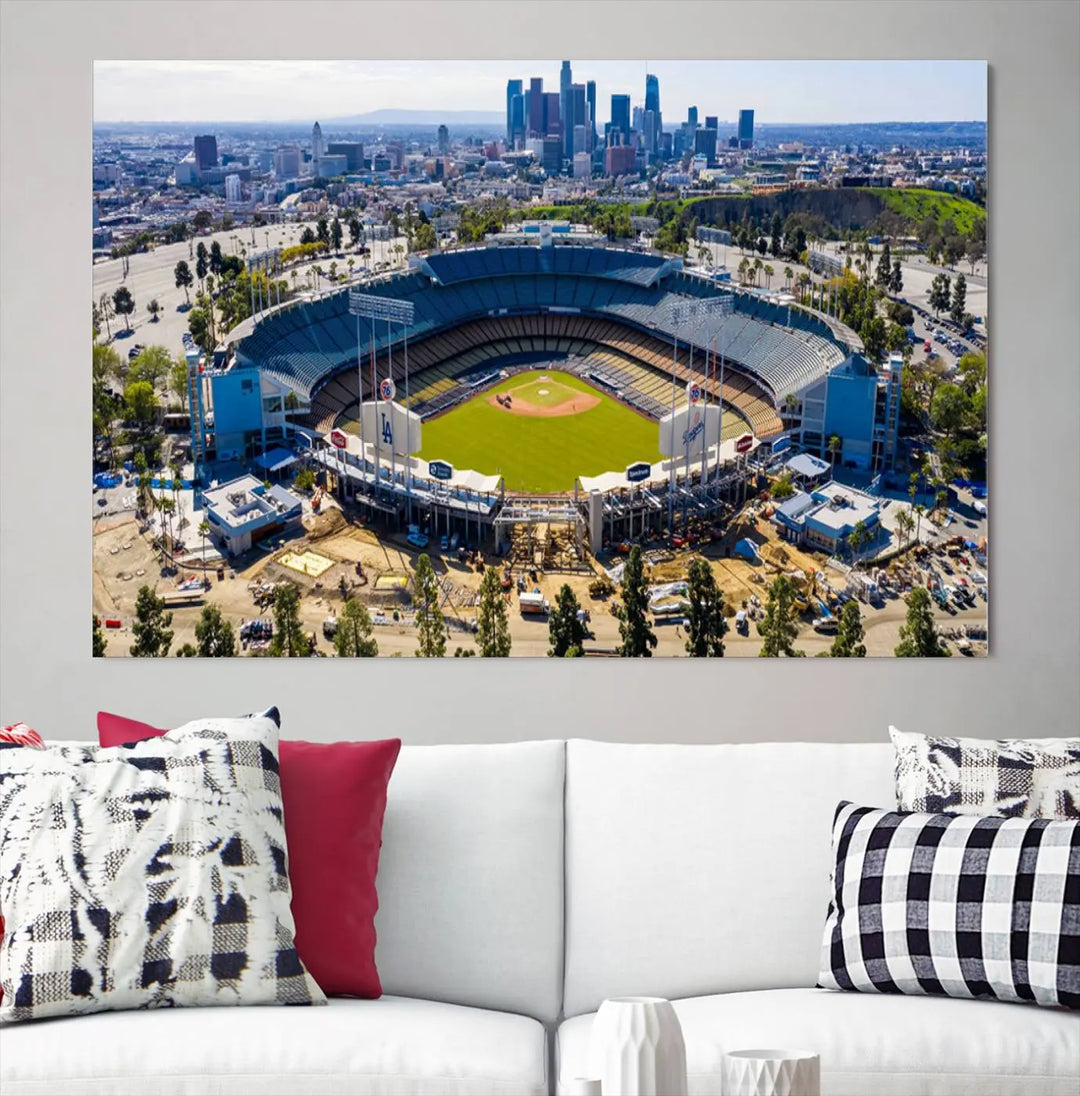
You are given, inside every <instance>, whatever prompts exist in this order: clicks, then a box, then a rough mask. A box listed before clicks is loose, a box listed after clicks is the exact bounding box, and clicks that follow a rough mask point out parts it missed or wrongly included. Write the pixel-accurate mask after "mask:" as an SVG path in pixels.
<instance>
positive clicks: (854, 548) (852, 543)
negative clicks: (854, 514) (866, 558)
mask: <svg viewBox="0 0 1080 1096" xmlns="http://www.w3.org/2000/svg"><path fill="white" fill-rule="evenodd" d="M871 539H872V538H871V536H870V530H869V529H867V528H866V522H865V521H857V522H856V523H855V527H854V528H853V529H852V530H851V532H850V533H848V535H847V543H848V548H850V549H851V554H852V557H853V560H852V563H853V566H854V567H855V569H856V570H858V569H859V552H861V551H862V550H863V548H865V547H866V545H868V544H869V543H870V541H871Z"/></svg>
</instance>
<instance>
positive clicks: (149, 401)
mask: <svg viewBox="0 0 1080 1096" xmlns="http://www.w3.org/2000/svg"><path fill="white" fill-rule="evenodd" d="M124 404H125V406H126V408H127V413H128V415H130V416H131V418H133V419H134V420H135V422H136V423H137V424H138V426H139V429H140V430H146V429H147V428H148V427H149V426H150V425H151V424H152V423H153V421H154V418H155V417H156V415H157V412H158V408H159V406H160V404H159V403H158V398H157V396H156V395H155V393H154V388H153V385H151V384H150V383H149V382H148V381H134V382H132V383H131V384H129V385H128V386H127V387H126V388H125V389H124Z"/></svg>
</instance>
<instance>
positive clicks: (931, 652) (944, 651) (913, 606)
mask: <svg viewBox="0 0 1080 1096" xmlns="http://www.w3.org/2000/svg"><path fill="white" fill-rule="evenodd" d="M907 604H908V611H907V619H906V620H905V621H904V623H903V624H901V625H900V642H899V643H898V644H897V646H896V649H895V650H894V651H893V654H895V655H896V657H897V658H943V657H947V656H948V655H949V654H950V653H951V652H950V651H949V649H948V647H946V646H945V645H944V644H943V643H942V642H941V639H940V637H939V636H938V634H937V626H936V625H935V624H934V616H933V613H932V612H931V611H930V594H929V593H928V592H927V590H926V589H925V588H924V587H922V586H916V587H914V589H912V591H911V593H910V594H908V598H907Z"/></svg>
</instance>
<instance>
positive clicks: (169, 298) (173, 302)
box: [93, 220, 405, 355]
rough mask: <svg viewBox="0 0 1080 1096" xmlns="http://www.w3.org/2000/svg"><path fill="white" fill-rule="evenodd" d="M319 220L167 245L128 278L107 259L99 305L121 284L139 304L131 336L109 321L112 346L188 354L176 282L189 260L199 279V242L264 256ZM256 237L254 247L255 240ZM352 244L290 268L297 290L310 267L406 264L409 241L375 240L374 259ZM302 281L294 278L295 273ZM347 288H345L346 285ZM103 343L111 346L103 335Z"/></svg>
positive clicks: (135, 260) (96, 276)
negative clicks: (338, 255) (339, 255)
mask: <svg viewBox="0 0 1080 1096" xmlns="http://www.w3.org/2000/svg"><path fill="white" fill-rule="evenodd" d="M315 227H316V221H315V220H311V221H307V222H298V223H296V224H287V225H268V226H265V227H263V228H256V229H254V230H252V229H251V228H250V227H249V226H241V227H238V228H233V229H230V230H229V231H227V232H215V233H213V234H212V235H208V236H200V237H199V238H198V239H194V240H189V241H187V243H178V244H162V245H159V246H158V247H156V248H154V250H153V251H147V252H144V253H142V254H138V255H132V256H130V257H129V259H128V273H127V276H126V277H125V276H124V272H123V270H124V266H123V260H122V259H105V260H102V261H100V262H97V263H95V264H94V268H93V285H94V291H93V300H94V303H97V301H98V300H99V299H100V298H101V295H102V294H103V293H107V294H108V295H109V296H110V297H111V296H112V294H113V292H114V291H115V290H116V289H118V288H119V287H120V286H121V285H126V286H127V287H128V289H129V290H130V291H131V295H132V297H134V299H135V311H134V312H133V313H132V315H131V316H130V321H131V331H130V332H125V331H124V324H123V321H122V320H121V319H120V318H119V317H113V318H111V319H110V320H109V325H110V330H111V333H112V342H113V343H114V345H115V346H116V349H117V350H118V351H120V353H121V354H124V353H125V348H126V347H130V346H133V345H134V344H135V343H141V344H142V345H143V346H150V345H159V346H164V347H165V348H166V349H167V350H168V351H169V353H170V354H174V355H175V354H179V353H181V352H182V350H183V335H184V332H185V331H187V330H188V316H187V313H186V311H185V310H184V305H185V295H184V291H183V290H182V289H177V287H176V281H175V270H176V264H177V263H178V262H180V260H181V259H183V260H184V261H185V262H187V264H188V266H189V267H190V268H191V273H192V276H193V277H194V275H195V249H196V247H197V246H198V245H199V243H204V244H205V245H206V247H207V250H209V249H210V245H211V244H212V243H215V242H216V243H219V244H220V245H221V250H222V253H223V254H225V255H239V254H240V249H241V248H244V249H246V250H247V252H248V253H249V254H250V253H252V251H263V250H265V249H266V247H267V245H269V246H270V247H282V248H285V247H292V246H293V245H295V244H298V243H299V242H300V236H301V235H302V234H303V231H304V229H305V228H311V230H312V231H314V230H315ZM253 233H254V240H255V243H254V245H253V244H252V238H253ZM345 239H346V244H345V246H344V248H343V254H344V256H345V258H343V259H336V260H335V257H334V256H333V255H330V256H326V255H323V256H321V257H320V258H319V259H317V260H312V261H311V262H309V263H303V264H301V265H299V266H296V267H290V268H289V270H288V272H287V273H286V278H287V279H288V281H289V282H290V283H292V284H295V285H296V286H297V287H303V286H305V285H306V284H307V274H308V271H309V269H310V268H312V267H314V266H319V265H321V266H322V268H323V270H324V271H327V270H329V267H330V263H331V262H335V261H336V262H337V264H338V271H339V273H343V274H347V273H348V267H347V263H348V260H349V259H350V258H354V259H355V260H356V268H355V269H354V276H355V277H357V278H358V277H359V268H360V266H361V265H369V266H372V267H373V266H374V265H375V264H377V263H382V262H389V263H393V262H398V261H402V262H403V261H404V260H405V251H404V248H405V238H404V237H400V238H398V239H397V240H374V241H369V243H368V247H369V249H370V253H369V254H368V255H359V254H356V252H355V251H354V250H353V249H352V248H351V247H349V246H348V244H347V241H348V232H347V231H346V234H345ZM395 244H397V245H400V246H401V247H402V249H403V250H402V252H401V254H400V256H399V255H397V254H396V253H395V252H394V250H393V249H394V246H395ZM294 270H295V271H296V274H297V277H296V278H295V279H294V278H293V276H292V275H293V271H294ZM342 284H345V283H342ZM321 286H322V291H323V292H326V291H327V290H328V289H329V288H330V283H329V282H328V281H327V280H326V279H323V280H322V282H321ZM197 289H198V281H197V280H196V282H195V284H194V285H193V286H192V287H191V288H190V289H189V290H188V294H189V297H190V298H192V299H193V298H194V296H195V292H196V290H197ZM153 299H156V300H157V302H158V304H160V305H161V307H162V311H161V312H160V313H159V319H158V321H157V322H156V323H155V322H152V321H151V319H150V314H149V313H148V312H147V311H146V306H147V304H149V303H150V301H151V300H153ZM101 341H108V340H107V338H106V334H105V332H104V331H102V337H101Z"/></svg>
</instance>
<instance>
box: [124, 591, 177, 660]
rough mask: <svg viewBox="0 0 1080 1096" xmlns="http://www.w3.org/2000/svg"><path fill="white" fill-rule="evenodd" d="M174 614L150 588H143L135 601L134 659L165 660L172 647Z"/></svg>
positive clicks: (132, 630)
mask: <svg viewBox="0 0 1080 1096" xmlns="http://www.w3.org/2000/svg"><path fill="white" fill-rule="evenodd" d="M172 617H173V615H172V613H167V612H165V602H164V600H163V599H162V598H159V597H158V596H157V595H156V594H155V593H154V591H153V590H151V589H150V587H149V586H142V587H140V589H139V594H138V596H137V597H136V599H135V621H134V623H133V624H132V625H131V632H132V635H134V636H135V642H134V643H133V644H132V645H131V647H130V651H131V654H132V656H133V657H134V658H164V657H165V656H166V655H167V654H168V653H169V647H171V646H172V639H173V634H172V631H171V630H170V627H169V625H171V624H172Z"/></svg>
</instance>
